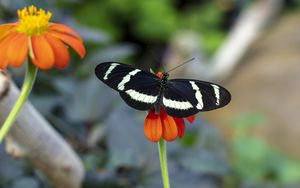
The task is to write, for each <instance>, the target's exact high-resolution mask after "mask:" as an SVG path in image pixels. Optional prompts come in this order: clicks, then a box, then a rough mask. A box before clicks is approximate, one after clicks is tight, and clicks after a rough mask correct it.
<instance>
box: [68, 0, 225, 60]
mask: <svg viewBox="0 0 300 188" xmlns="http://www.w3.org/2000/svg"><path fill="white" fill-rule="evenodd" d="M176 2H177V1H175V0H151V1H139V0H125V1H121V0H102V1H96V0H88V1H86V2H85V3H83V4H80V5H78V6H74V10H73V11H74V15H75V18H76V19H77V20H78V21H80V22H81V23H82V24H86V25H89V26H92V27H95V28H99V29H101V30H104V31H106V32H108V33H110V34H111V35H112V36H113V38H114V40H128V39H129V40H130V38H132V39H134V40H138V41H140V42H141V43H146V44H149V45H150V44H151V43H156V42H158V43H160V42H163V43H167V42H168V41H169V40H170V39H171V37H173V36H174V35H175V34H176V33H177V32H179V31H181V30H193V31H194V32H195V33H197V34H198V36H199V38H200V39H201V40H200V41H202V44H201V45H203V48H204V52H205V53H206V54H208V55H211V54H212V53H213V52H214V51H215V50H216V49H217V48H218V46H219V45H220V44H221V42H222V41H223V39H224V37H225V36H226V31H225V30H223V29H222V27H221V26H222V21H223V19H224V17H223V14H222V13H223V12H222V10H220V9H218V5H217V3H216V1H210V2H206V3H204V4H203V3H198V4H190V5H189V3H186V4H187V5H186V7H184V8H182V7H178V6H176ZM204 15H205V16H204ZM128 37H129V38H128Z"/></svg>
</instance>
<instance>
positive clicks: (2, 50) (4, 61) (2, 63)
mask: <svg viewBox="0 0 300 188" xmlns="http://www.w3.org/2000/svg"><path fill="white" fill-rule="evenodd" d="M15 34H16V33H11V34H9V35H8V36H7V37H5V38H4V39H3V40H2V41H1V42H0V69H6V67H7V65H8V58H7V49H8V46H9V44H11V41H12V40H13V39H14V37H15Z"/></svg>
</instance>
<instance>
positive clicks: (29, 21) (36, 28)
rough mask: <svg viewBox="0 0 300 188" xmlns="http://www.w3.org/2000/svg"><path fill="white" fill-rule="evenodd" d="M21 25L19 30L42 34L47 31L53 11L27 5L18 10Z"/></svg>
mask: <svg viewBox="0 0 300 188" xmlns="http://www.w3.org/2000/svg"><path fill="white" fill-rule="evenodd" d="M18 16H19V26H18V28H17V30H18V31H19V32H22V33H27V34H28V35H30V36H32V35H40V34H42V33H44V32H45V31H47V29H48V24H49V20H50V18H51V16H52V13H51V12H49V11H48V12H45V11H44V10H43V9H39V10H38V9H37V8H36V7H35V6H33V5H31V6H30V7H28V9H27V7H25V8H23V9H22V10H18Z"/></svg>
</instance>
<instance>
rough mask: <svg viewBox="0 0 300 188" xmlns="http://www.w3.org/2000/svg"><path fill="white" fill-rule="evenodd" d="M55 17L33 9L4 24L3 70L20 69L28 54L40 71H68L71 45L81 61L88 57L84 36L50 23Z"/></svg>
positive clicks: (0, 42)
mask: <svg viewBox="0 0 300 188" xmlns="http://www.w3.org/2000/svg"><path fill="white" fill-rule="evenodd" d="M51 16H52V14H51V12H45V11H44V10H43V9H39V10H38V9H37V8H36V7H35V6H30V7H29V8H26V7H25V8H24V9H22V10H18V17H19V21H18V22H16V23H9V24H3V25H0V69H6V68H7V66H8V65H12V66H14V67H19V66H21V65H22V64H23V62H24V60H25V58H26V57H27V56H28V55H29V57H30V59H31V61H32V63H33V64H34V65H35V66H36V67H38V68H40V69H43V70H47V69H50V68H52V67H53V66H55V67H57V68H60V69H63V68H66V67H67V65H68V64H69V61H70V55H69V51H68V46H70V47H72V48H73V49H74V50H75V51H76V52H77V53H78V54H79V56H80V57H81V58H83V57H84V56H85V53H86V51H85V47H84V45H83V42H82V40H81V38H80V36H79V35H78V34H77V33H76V32H75V31H74V30H72V29H71V28H69V27H68V26H66V25H63V24H57V23H50V22H49V20H50V18H51ZM66 45H68V46H66Z"/></svg>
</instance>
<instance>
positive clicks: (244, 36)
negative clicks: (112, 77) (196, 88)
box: [0, 0, 300, 188]
mask: <svg viewBox="0 0 300 188" xmlns="http://www.w3.org/2000/svg"><path fill="white" fill-rule="evenodd" d="M31 4H34V5H36V6H37V7H40V8H43V9H46V10H49V11H51V12H52V13H53V17H52V21H53V22H57V23H64V24H66V25H69V26H70V27H71V28H73V29H75V30H76V31H78V32H79V34H80V35H81V36H82V37H83V40H84V42H85V45H86V48H87V56H86V57H85V58H84V60H83V61H82V60H80V59H79V58H78V56H76V54H75V53H72V61H71V63H70V66H69V67H68V68H67V69H65V70H51V71H47V72H43V71H40V72H39V74H38V78H37V82H36V84H35V86H34V89H33V93H32V94H31V96H30V101H31V102H32V103H33V104H34V106H35V107H36V108H37V109H38V111H39V112H40V113H42V115H43V116H44V117H46V119H47V120H48V121H49V122H50V123H51V124H52V126H53V127H54V129H55V130H56V131H58V132H59V134H61V135H62V136H63V137H64V139H65V140H66V141H67V142H68V143H69V144H70V145H71V146H72V148H73V149H74V150H75V151H76V153H77V154H78V156H79V157H80V159H81V160H82V162H83V164H84V167H85V170H86V176H85V179H84V182H83V186H82V187H84V188H93V187H108V188H110V187H116V188H118V187H120V188H124V187H125V188H127V187H140V188H141V187H145V188H152V187H162V181H161V173H160V167H159V158H158V153H157V146H156V144H154V143H151V142H150V141H148V140H147V139H146V138H145V136H144V133H143V121H144V118H145V116H146V113H144V112H139V111H135V110H133V109H131V108H130V107H128V106H127V105H126V104H125V103H124V102H123V101H122V99H121V98H120V97H119V95H118V94H117V92H114V91H113V90H111V89H110V88H108V87H107V86H105V85H104V84H102V83H100V81H99V80H97V79H96V77H95V75H94V68H95V66H96V65H97V64H98V63H100V62H103V61H120V62H123V63H127V64H131V65H134V66H137V67H141V68H143V69H144V70H149V68H152V69H154V70H158V69H159V67H164V69H166V70H169V69H171V68H172V67H175V66H176V65H179V64H180V63H182V62H184V61H186V60H188V59H190V58H195V60H193V61H192V62H190V63H189V64H187V65H185V66H183V67H180V68H178V69H176V70H174V71H172V72H171V77H184V78H194V79H202V80H207V81H214V82H216V83H219V84H222V85H224V86H225V87H226V88H227V89H228V90H229V91H230V92H231V93H232V101H231V103H230V104H229V105H228V106H226V107H225V108H222V109H219V110H215V111H211V112H204V113H200V114H198V115H197V120H196V121H195V122H194V123H193V124H188V123H187V122H186V123H187V129H186V135H185V137H184V138H183V139H181V140H177V141H175V142H172V143H168V144H167V147H168V158H169V161H168V162H169V171H170V180H171V185H172V187H174V188H182V187H185V188H299V187H300V146H299V143H300V126H299V122H300V116H299V109H300V97H299V96H300V84H299V83H300V66H299V65H300V24H299V23H300V1H299V0H213V1H209V0H189V1H187V0H148V1H141V0H123V1H122V0H85V1H83V0H56V1H50V0H46V1H38V0H30V1H19V0H1V1H0V23H1V24H2V23H7V22H15V21H16V20H17V17H16V15H17V14H16V11H17V9H21V8H23V7H24V6H28V5H31ZM9 72H10V73H11V74H12V77H13V79H14V81H15V82H16V84H17V85H18V86H21V85H22V81H23V74H24V68H23V69H18V70H16V69H9ZM0 187H1V188H2V187H3V188H39V187H40V188H50V187H52V186H51V183H50V182H49V181H48V180H47V179H46V178H45V176H44V175H43V174H42V173H41V172H40V171H38V170H37V169H35V168H34V167H33V165H31V163H30V162H28V161H27V160H26V159H21V160H14V159H12V158H11V157H10V156H9V155H7V154H6V152H5V149H4V147H3V146H0Z"/></svg>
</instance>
